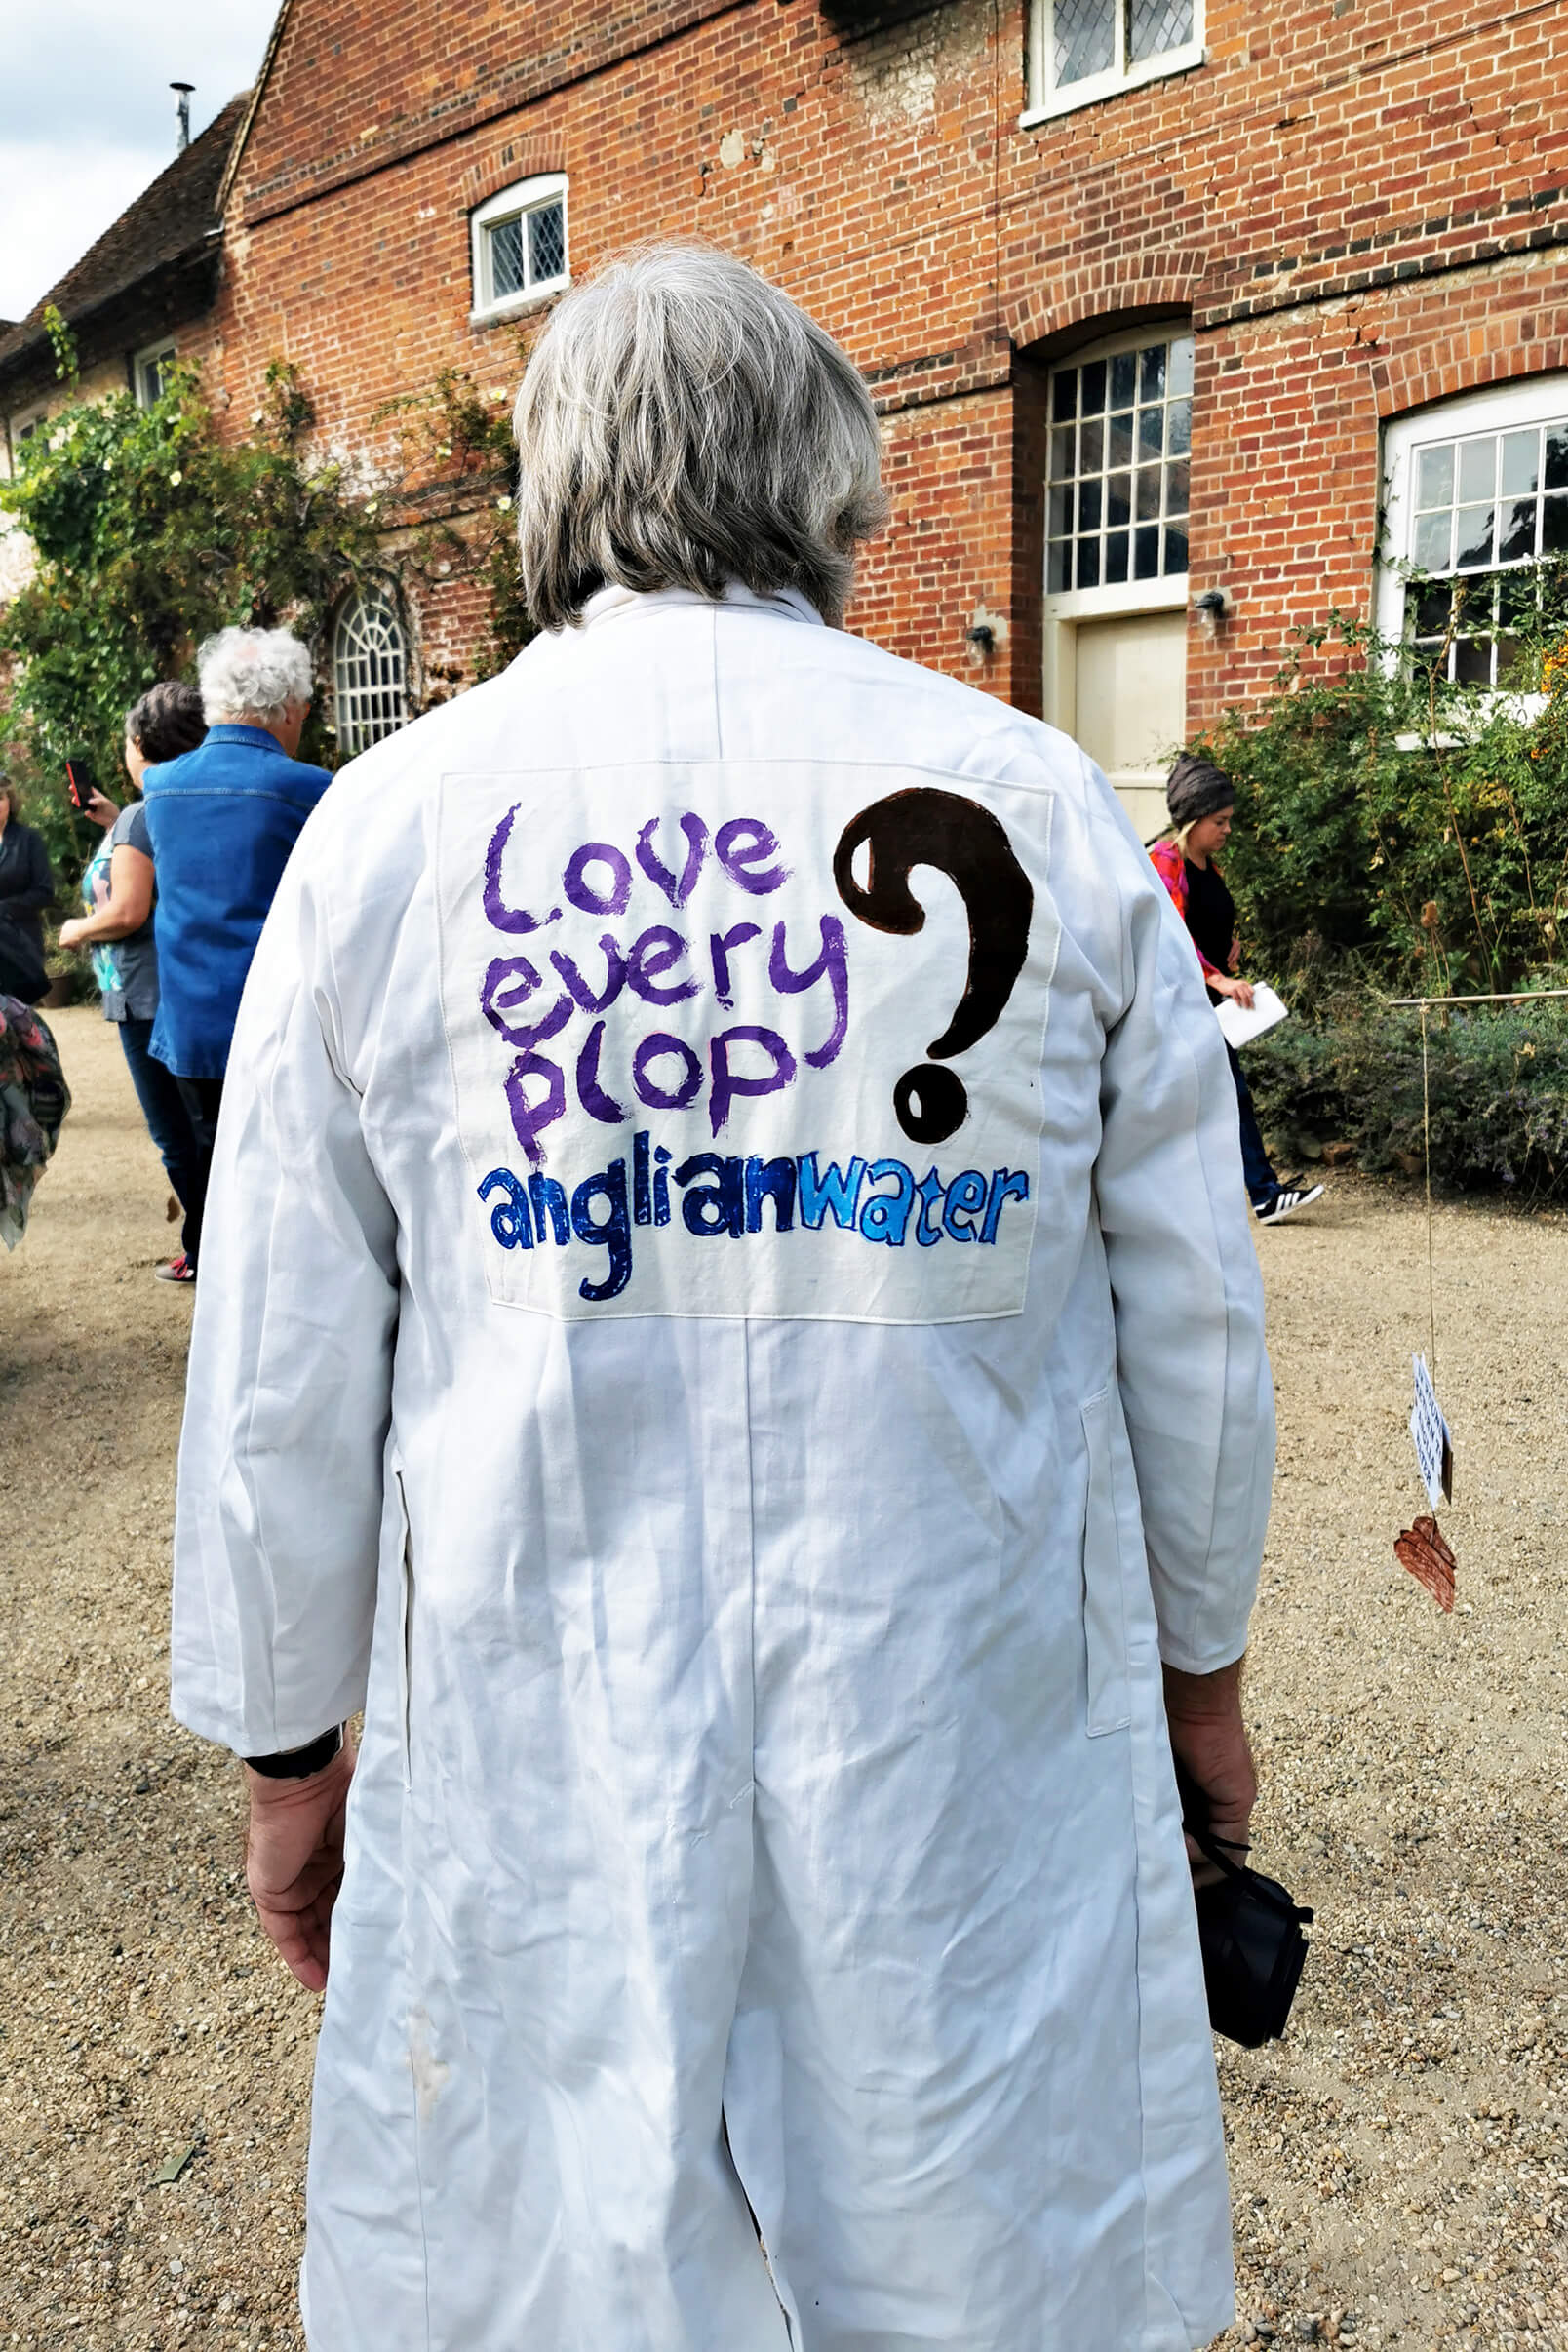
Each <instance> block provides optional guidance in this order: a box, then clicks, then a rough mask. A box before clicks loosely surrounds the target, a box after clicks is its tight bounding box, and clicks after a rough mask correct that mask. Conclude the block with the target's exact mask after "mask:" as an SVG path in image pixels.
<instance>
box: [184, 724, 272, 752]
mask: <svg viewBox="0 0 1568 2352" xmlns="http://www.w3.org/2000/svg"><path fill="white" fill-rule="evenodd" d="M209 743H249V744H250V745H251V747H252V748H253V750H255V751H269V752H276V753H277V755H278V757H279V758H280V759H283V758H284V757H286V755H285V753H284V748H283V745H282V744H281V743H280V742H279V741H278V738H277V736H276V735H269V734H268V732H267V730H266V728H265V727H264V726H238V725H233V724H232V723H231V722H230V721H229V720H227V719H223V720H220V721H219V722H218V724H217V725H216V726H210V727H209V728H208V730H207V732H206V734H205V735H204V736H203V737H202V746H203V748H205V747H206V746H207V745H208V744H209Z"/></svg>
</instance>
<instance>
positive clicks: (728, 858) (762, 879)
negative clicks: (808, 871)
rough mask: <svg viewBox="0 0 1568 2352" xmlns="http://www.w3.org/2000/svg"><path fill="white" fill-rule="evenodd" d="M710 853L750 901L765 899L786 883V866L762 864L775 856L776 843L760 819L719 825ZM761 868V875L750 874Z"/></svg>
mask: <svg viewBox="0 0 1568 2352" xmlns="http://www.w3.org/2000/svg"><path fill="white" fill-rule="evenodd" d="M713 846H714V853H715V855H716V856H717V857H718V860H719V863H720V864H721V866H723V868H724V870H725V873H726V874H727V875H728V877H729V879H730V881H731V882H733V883H734V884H735V887H736V888H737V889H739V890H748V891H749V892H750V893H751V895H752V897H753V898H765V897H766V896H767V893H768V891H769V890H776V889H777V888H778V887H779V885H780V884H781V883H782V882H788V880H789V868H788V867H787V866H780V865H772V864H768V863H766V862H764V861H766V860H768V859H774V858H776V857H777V856H778V842H777V840H776V838H775V837H774V834H773V832H772V829H771V827H770V826H767V825H764V823H763V821H762V819H761V817H731V818H730V820H729V822H728V824H727V825H721V826H720V828H719V830H718V832H717V833H716V834H715V835H714V837H713ZM759 865H761V866H762V872H761V873H757V872H755V871H753V869H755V868H756V867H757V866H759Z"/></svg>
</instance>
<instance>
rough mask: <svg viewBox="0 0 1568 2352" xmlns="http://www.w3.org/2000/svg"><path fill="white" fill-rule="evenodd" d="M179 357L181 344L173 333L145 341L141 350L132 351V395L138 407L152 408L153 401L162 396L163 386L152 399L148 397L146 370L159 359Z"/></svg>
mask: <svg viewBox="0 0 1568 2352" xmlns="http://www.w3.org/2000/svg"><path fill="white" fill-rule="evenodd" d="M178 357H179V345H178V344H177V343H176V340H175V338H174V336H173V335H172V334H166V335H162V336H160V338H159V339H158V341H157V342H156V343H143V344H142V346H141V349H140V350H139V351H133V352H132V354H131V397H132V399H133V400H134V401H135V402H136V404H137V408H138V409H150V408H151V407H152V405H153V401H154V400H157V399H160V398H161V397H162V391H161V387H160V390H159V391H158V392H156V393H154V394H153V396H152V399H149V398H148V397H147V382H146V374H145V371H146V370H147V369H148V368H150V367H152V366H154V365H155V364H157V363H158V362H159V361H163V360H175V359H177V358H178Z"/></svg>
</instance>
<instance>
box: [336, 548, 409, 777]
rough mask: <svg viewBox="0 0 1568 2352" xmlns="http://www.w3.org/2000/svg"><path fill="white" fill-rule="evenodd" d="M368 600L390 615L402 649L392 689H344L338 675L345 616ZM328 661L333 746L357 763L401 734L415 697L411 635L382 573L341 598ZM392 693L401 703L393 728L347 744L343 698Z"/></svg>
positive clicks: (399, 603)
mask: <svg viewBox="0 0 1568 2352" xmlns="http://www.w3.org/2000/svg"><path fill="white" fill-rule="evenodd" d="M372 597H373V598H375V599H376V600H377V601H378V602H379V603H380V604H381V605H382V606H383V607H384V608H385V609H386V610H387V611H388V612H389V613H390V614H391V616H392V621H393V624H394V626H395V627H396V629H397V632H398V636H399V638H400V640H401V645H402V662H403V671H402V676H401V678H400V680H399V682H398V685H397V686H396V688H395V689H394V688H392V687H387V686H381V687H376V686H369V687H364V686H349V687H347V688H346V689H345V687H344V686H343V683H342V675H341V663H342V660H343V642H342V641H343V631H344V628H345V626H346V624H347V622H348V620H349V616H350V615H351V614H352V613H353V612H355V611H356V610H358V609H359V608H360V607H362V606H363V605H364V604H365V603H366V601H367V599H369V598H372ZM328 657H329V666H330V670H331V676H332V689H333V713H332V731H333V737H334V739H335V740H336V742H337V745H338V748H339V749H340V750H341V751H343V752H345V753H346V754H347V756H348V757H349V758H350V759H351V760H357V759H359V758H360V756H361V754H362V753H364V752H368V751H373V750H374V748H375V746H376V744H378V743H385V742H386V741H387V740H388V738H389V737H391V736H392V735H396V734H401V733H402V731H403V729H404V727H406V726H407V725H409V724H410V722H411V721H412V718H413V716H414V709H415V699H416V697H415V692H414V673H413V632H412V628H411V627H410V625H409V616H408V613H407V611H406V609H405V608H404V603H403V599H402V597H401V596H400V595H399V594H398V589H397V583H396V582H395V581H394V580H392V579H390V578H389V577H387V576H386V575H385V574H384V573H381V572H374V573H372V574H371V575H369V576H368V577H366V578H364V579H361V580H359V581H357V582H356V583H355V585H354V586H353V587H352V588H350V590H349V592H348V594H347V595H346V596H345V597H343V598H342V600H341V601H340V603H339V604H338V607H337V609H336V611H335V612H334V613H333V626H332V639H331V643H330V646H329V647H328ZM393 691H396V692H397V694H398V695H399V697H400V699H401V703H402V714H403V715H402V717H401V718H400V719H399V720H398V721H397V722H396V724H395V725H392V726H389V727H388V728H387V729H386V731H385V733H384V734H378V735H372V736H371V737H370V738H369V739H368V740H367V741H365V742H357V741H354V742H351V741H350V738H349V730H348V728H347V727H345V725H344V702H345V697H346V696H353V695H361V694H367V693H368V694H375V693H391V692H393Z"/></svg>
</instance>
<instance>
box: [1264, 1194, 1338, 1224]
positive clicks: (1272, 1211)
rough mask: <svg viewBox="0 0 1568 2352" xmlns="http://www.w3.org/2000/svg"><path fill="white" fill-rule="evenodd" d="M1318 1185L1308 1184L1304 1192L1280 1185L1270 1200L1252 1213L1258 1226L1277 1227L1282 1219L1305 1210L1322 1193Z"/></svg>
mask: <svg viewBox="0 0 1568 2352" xmlns="http://www.w3.org/2000/svg"><path fill="white" fill-rule="evenodd" d="M1322 1190H1323V1188H1322V1186H1321V1185H1320V1184H1310V1185H1309V1186H1308V1187H1307V1189H1306V1191H1305V1192H1302V1191H1300V1190H1299V1189H1298V1188H1297V1187H1296V1186H1295V1185H1286V1184H1282V1185H1281V1186H1280V1188H1279V1190H1278V1192H1277V1193H1275V1195H1274V1198H1273V1199H1272V1200H1266V1201H1265V1202H1264V1204H1263V1206H1262V1207H1261V1208H1255V1209H1254V1210H1253V1212H1252V1214H1253V1215H1254V1217H1256V1219H1257V1221H1258V1223H1259V1224H1260V1225H1277V1224H1278V1223H1279V1221H1280V1219H1281V1218H1283V1217H1293V1216H1294V1215H1295V1213H1296V1211H1297V1210H1298V1209H1299V1208H1306V1207H1307V1206H1308V1205H1309V1203H1310V1202H1312V1201H1313V1200H1316V1199H1317V1198H1318V1197H1319V1196H1320V1195H1321V1193H1322Z"/></svg>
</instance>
